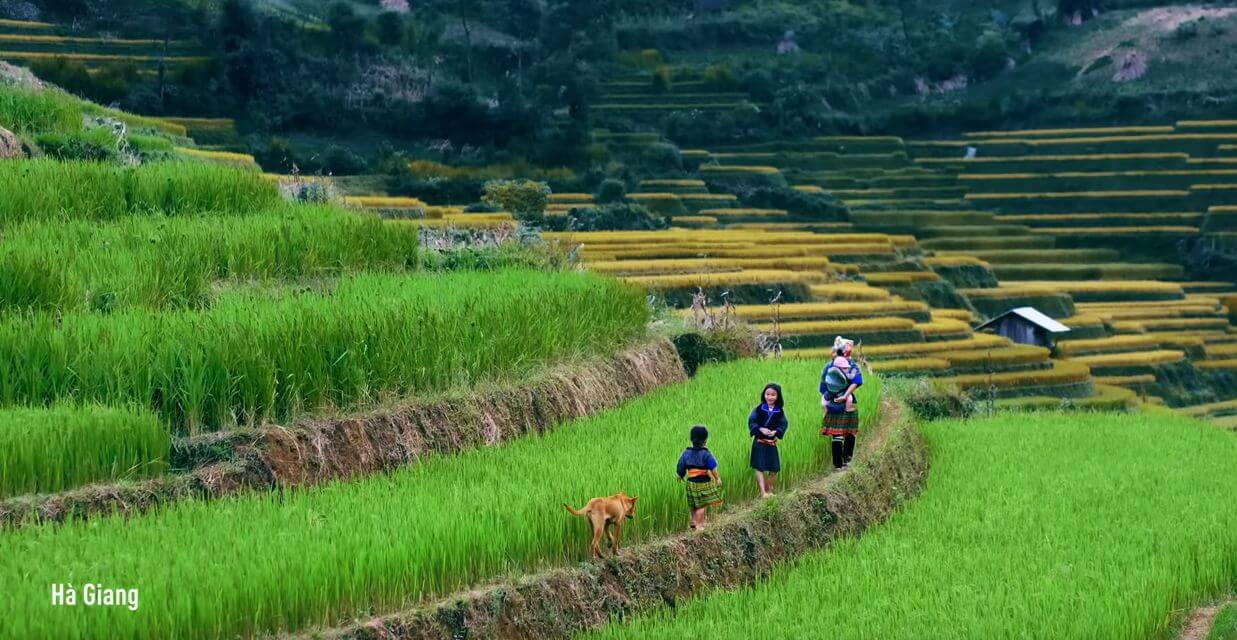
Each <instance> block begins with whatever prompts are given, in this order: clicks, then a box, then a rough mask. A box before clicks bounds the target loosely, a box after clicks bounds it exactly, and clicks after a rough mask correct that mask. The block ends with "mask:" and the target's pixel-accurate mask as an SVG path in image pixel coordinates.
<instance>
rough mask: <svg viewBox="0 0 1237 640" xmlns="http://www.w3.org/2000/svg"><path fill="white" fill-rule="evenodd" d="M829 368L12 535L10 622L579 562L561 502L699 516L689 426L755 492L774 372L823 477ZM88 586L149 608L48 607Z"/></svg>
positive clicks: (788, 370)
mask: <svg viewBox="0 0 1237 640" xmlns="http://www.w3.org/2000/svg"><path fill="white" fill-rule="evenodd" d="M444 290H449V288H444ZM371 344H379V343H376V342H371ZM456 353H457V354H459V353H462V352H460V351H457V352H456ZM818 376H819V367H818V365H817V363H815V362H800V361H750V360H749V361H742V362H737V363H731V364H726V365H719V366H715V367H706V368H705V369H702V370H701V372H700V373H699V375H698V376H697V377H696V378H694V379H693V380H692V381H690V382H687V383H683V384H679V385H675V386H673V387H667V388H663V389H661V390H659V391H656V392H654V393H652V394H649V395H647V396H644V397H642V398H640V399H637V400H635V401H633V402H631V403H629V404H627V405H625V406H623V407H621V408H619V409H617V410H613V411H609V412H606V413H604V414H601V415H598V416H595V417H593V418H589V419H584V420H579V421H576V422H573V423H569V424H566V425H562V426H560V427H558V428H556V429H555V430H553V431H551V432H549V433H547V434H545V435H544V436H541V437H529V438H523V439H520V440H517V441H513V442H510V443H508V444H505V445H502V446H498V447H493V448H484V449H480V450H474V451H470V452H466V453H463V454H461V455H458V456H451V457H436V458H431V459H428V460H424V461H423V462H422V463H421V464H419V465H417V466H415V467H411V468H405V469H402V470H400V471H397V472H395V473H392V474H390V475H388V476H382V477H372V478H367V479H362V480H357V481H354V482H349V483H337V484H332V485H329V486H325V487H321V488H317V489H312V490H298V491H292V492H286V493H283V494H256V495H249V496H245V497H240V498H236V499H229V500H222V501H217V502H211V503H197V502H188V503H181V504H178V505H175V506H172V507H170V508H168V509H166V510H165V511H162V512H158V513H154V514H150V515H147V516H145V517H142V518H140V519H135V520H131V521H127V522H126V521H123V520H121V519H105V520H101V521H97V522H91V523H74V524H69V525H67V526H65V527H63V528H58V527H51V526H43V527H34V528H29V529H23V530H19V531H15V532H12V533H9V534H6V535H4V536H0V583H3V584H5V585H6V589H7V590H8V593H7V596H6V598H5V599H4V600H3V601H0V619H3V620H6V624H8V625H9V626H8V630H9V632H10V633H12V634H14V635H16V636H17V637H57V638H86V637H99V636H107V637H133V638H141V637H148V638H166V637H183V638H197V637H203V638H205V637H221V636H224V637H233V636H236V635H238V634H249V633H260V632H264V631H272V630H276V629H279V628H293V629H294V628H301V627H304V626H306V625H311V624H314V623H324V624H329V623H333V622H338V621H339V620H340V619H341V618H345V617H348V616H352V615H357V614H363V613H367V612H376V611H384V610H390V609H392V608H394V607H399V606H406V605H408V604H410V603H413V602H416V601H417V600H419V599H421V598H424V597H428V596H431V595H433V594H441V593H444V592H447V591H450V590H451V589H454V588H458V587H461V586H464V585H467V584H469V583H472V582H475V581H477V580H481V579H485V578H487V577H491V576H496V575H499V574H503V573H506V572H524V571H529V570H533V569H535V568H538V567H544V566H549V565H555V564H562V563H564V562H570V561H576V560H581V559H584V558H585V557H586V556H587V544H588V539H589V537H590V536H589V531H588V526H587V524H586V523H585V522H584V521H583V520H582V519H580V518H577V517H574V516H571V515H569V514H568V513H567V512H566V511H565V510H564V509H563V507H562V502H563V501H564V500H566V501H569V502H572V503H574V504H575V505H576V506H579V505H581V504H583V503H584V502H585V501H586V500H588V499H589V498H592V497H595V496H603V495H610V494H613V493H615V492H617V491H620V490H626V491H628V492H629V493H631V494H633V495H636V496H639V502H638V511H637V518H636V520H635V521H632V522H629V523H628V526H627V527H625V530H624V543H625V544H627V545H630V544H634V543H637V542H639V541H641V540H647V539H649V538H650V537H652V536H654V535H656V534H660V533H665V532H667V531H670V530H678V529H681V528H683V527H684V526H685V524H686V519H687V509H686V503H685V499H684V494H683V487H682V485H681V484H679V483H678V482H677V481H676V478H675V475H674V465H675V462H676V461H677V460H678V457H679V454H680V452H681V451H682V450H683V449H684V448H685V447H686V446H687V445H688V442H687V432H688V429H689V427H690V426H691V425H692V424H695V423H704V424H706V425H708V426H709V427H710V428H711V430H712V431H711V433H712V438H711V439H710V442H709V446H710V448H711V449H712V451H713V452H714V454H715V455H716V456H717V457H718V459H719V461H720V468H719V471H720V473H721V475H722V478H723V480H724V482H725V489H726V491H727V494H728V499H729V500H731V501H735V500H740V499H746V498H751V497H754V495H755V493H756V490H755V483H754V482H753V480H752V478H751V475H750V469H748V466H747V461H748V451H749V448H750V443H751V439H750V438H749V436H748V432H747V425H746V416H747V413H748V411H749V410H750V409H751V407H752V406H754V405H755V404H756V403H757V402H758V396H759V394H760V391H761V389H762V388H763V385H764V384H765V383H766V382H768V381H769V380H771V379H778V380H780V381H782V382H783V383H785V385H786V398H787V401H788V405H787V409H788V415H789V418H790V425H791V426H790V430H789V432H788V438H787V439H786V440H785V444H784V446H783V447H782V456H783V463H784V468H785V471H784V473H783V480H784V482H785V483H786V484H788V485H793V484H794V483H796V482H799V481H802V480H803V479H804V478H807V477H809V476H811V475H814V474H819V473H820V472H821V471H822V468H823V466H824V465H825V464H826V463H825V461H824V460H823V455H822V454H823V453H824V451H825V450H826V447H825V445H824V444H823V442H822V440H821V438H820V436H819V435H818V434H817V428H818V425H819V422H820V408H819V402H818V399H817V390H816V383H817V380H818ZM879 395H880V394H879V382H878V381H876V380H875V379H873V381H872V382H869V384H868V385H867V386H866V387H865V392H864V393H863V394H861V400H862V402H863V412H864V416H865V422H866V423H868V424H871V421H872V420H873V419H874V418H875V417H876V414H877V411H876V407H877V406H878V403H879ZM87 581H90V582H101V583H104V584H109V585H132V586H135V587H138V588H140V589H141V596H142V605H141V608H140V609H139V610H138V611H136V612H129V611H128V610H124V609H122V610H116V609H109V608H89V607H76V608H53V607H52V606H51V604H50V599H49V595H48V593H49V592H48V588H49V587H48V585H49V584H50V583H53V582H72V583H74V584H81V583H85V582H87Z"/></svg>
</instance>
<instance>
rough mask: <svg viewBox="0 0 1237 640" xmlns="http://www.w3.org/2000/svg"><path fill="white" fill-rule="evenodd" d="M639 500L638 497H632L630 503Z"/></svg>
mask: <svg viewBox="0 0 1237 640" xmlns="http://www.w3.org/2000/svg"><path fill="white" fill-rule="evenodd" d="M639 499H640V496H632V497H631V501H632V502H635V501H636V500H639Z"/></svg>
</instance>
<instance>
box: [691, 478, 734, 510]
mask: <svg viewBox="0 0 1237 640" xmlns="http://www.w3.org/2000/svg"><path fill="white" fill-rule="evenodd" d="M723 502H725V500H723V499H722V487H721V485H719V484H717V482H715V481H713V480H709V481H708V482H688V483H687V507H688V508H689V509H703V508H704V507H720V506H722V503H723Z"/></svg>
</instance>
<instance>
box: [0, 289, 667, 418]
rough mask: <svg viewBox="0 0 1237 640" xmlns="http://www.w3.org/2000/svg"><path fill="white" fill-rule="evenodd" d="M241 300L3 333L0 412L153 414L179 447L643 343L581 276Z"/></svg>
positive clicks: (639, 306) (9, 328)
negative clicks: (145, 410) (87, 406)
mask: <svg viewBox="0 0 1237 640" xmlns="http://www.w3.org/2000/svg"><path fill="white" fill-rule="evenodd" d="M332 286H333V287H334V288H333V289H328V290H325V291H313V290H308V291H300V290H282V291H276V292H274V293H272V292H270V291H264V290H257V291H245V290H241V291H237V292H233V293H229V294H227V295H223V296H221V297H220V299H219V300H218V302H217V303H216V304H215V305H213V306H212V307H211V308H209V309H207V310H201V311H198V310H176V311H164V312H158V313H150V312H148V311H144V310H122V311H118V312H115V313H112V314H110V315H102V314H97V313H67V314H63V315H60V314H46V313H43V314H25V315H22V316H19V317H13V318H9V319H6V320H3V321H0V371H4V372H6V373H5V375H4V376H3V377H0V403H3V404H4V405H7V406H12V405H34V406H39V405H50V404H53V403H55V402H58V401H60V400H63V399H72V400H76V401H80V402H99V403H103V404H107V405H138V406H144V407H149V408H150V409H152V410H153V411H155V413H157V414H158V415H159V416H160V417H161V418H162V419H163V420H164V421H165V422H167V423H168V424H169V425H171V426H172V428H174V429H175V431H176V432H177V433H189V434H194V433H198V432H201V431H206V430H213V429H217V428H220V427H225V426H230V425H235V424H255V423H260V422H262V421H266V420H270V421H279V422H284V421H287V420H288V419H290V418H292V417H293V416H296V415H299V414H300V413H302V412H303V411H306V410H309V411H313V410H320V409H328V408H345V407H353V406H357V405H361V404H367V403H373V402H378V401H381V400H382V399H384V398H387V397H389V396H391V395H403V394H413V393H419V392H424V391H427V390H435V389H442V388H445V387H448V386H452V385H457V384H458V385H467V384H470V383H473V382H476V381H477V380H479V379H481V378H485V377H487V376H491V375H497V374H513V375H515V374H519V373H520V372H522V371H525V370H526V369H527V368H529V367H530V366H533V365H535V364H538V363H542V362H545V361H547V360H550V359H552V358H555V357H559V356H564V355H568V354H571V353H589V352H594V351H597V350H602V349H612V348H614V345H616V344H623V343H625V342H626V341H627V340H629V339H631V338H633V337H634V336H635V335H637V334H638V333H639V332H641V331H642V330H643V329H644V325H645V322H646V321H647V319H648V314H649V312H648V305H647V303H646V302H645V300H644V296H643V294H642V293H641V292H640V291H638V290H636V289H633V288H630V287H627V286H624V285H623V284H622V283H619V282H617V281H613V280H603V279H601V278H598V277H593V276H587V275H583V274H573V273H538V272H532V271H507V272H493V273H484V274H477V273H460V274H450V275H440V276H420V277H409V276H405V275H360V276H355V277H349V278H345V279H344V280H342V281H341V282H339V283H338V284H333V285H332Z"/></svg>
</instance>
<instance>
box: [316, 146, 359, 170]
mask: <svg viewBox="0 0 1237 640" xmlns="http://www.w3.org/2000/svg"><path fill="white" fill-rule="evenodd" d="M319 164H320V168H321V170H322V172H323V173H329V174H331V175H344V176H349V175H356V174H358V173H364V172H365V171H366V170H367V169H368V168H369V167H368V164H367V163H366V162H365V159H364V158H362V157H361V156H358V155H357V154H356V153H355V152H354V151H352V150H351V149H348V148H346V147H341V146H339V145H331V146H329V147H327V148H326V151H324V152H323V153H322V158H321V161H320V163H319Z"/></svg>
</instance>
